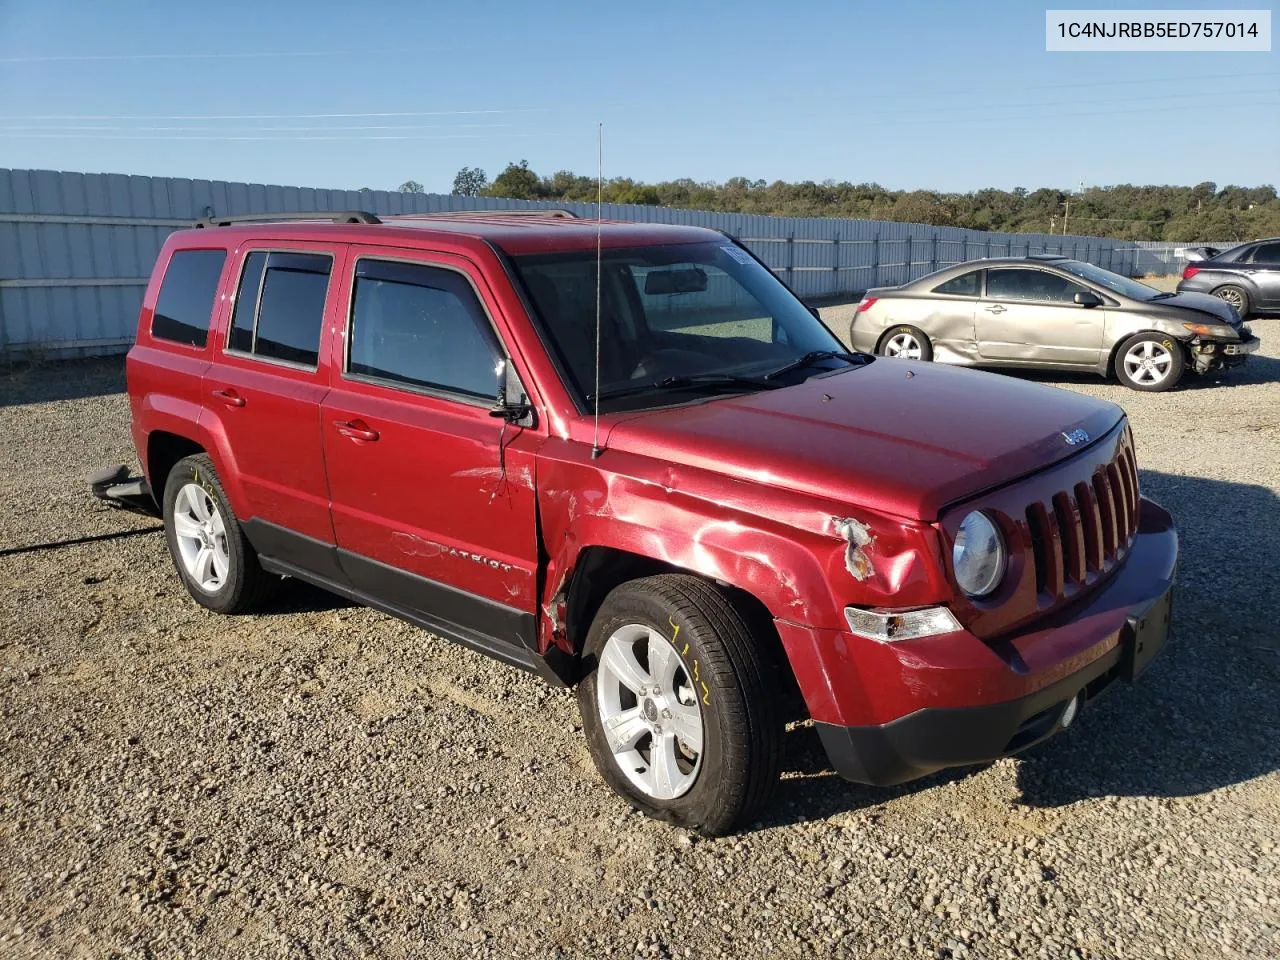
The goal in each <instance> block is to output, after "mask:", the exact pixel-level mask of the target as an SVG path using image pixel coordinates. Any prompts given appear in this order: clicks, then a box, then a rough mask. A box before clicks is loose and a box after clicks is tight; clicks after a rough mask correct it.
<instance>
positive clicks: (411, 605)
mask: <svg viewBox="0 0 1280 960" xmlns="http://www.w3.org/2000/svg"><path fill="white" fill-rule="evenodd" d="M344 286H345V288H346V290H347V294H346V296H347V299H348V302H349V304H350V306H349V308H348V311H347V317H346V318H345V341H344V343H345V347H344V349H345V354H346V355H345V357H344V358H339V357H335V363H334V365H333V381H332V384H333V388H332V390H331V391H330V392H329V393H328V395H327V396H326V397H325V399H324V402H323V404H322V420H323V433H324V451H325V459H326V463H327V468H328V476H329V488H330V492H331V496H332V515H333V525H334V531H335V533H336V536H337V543H338V547H339V557H340V562H341V564H342V566H343V569H344V570H345V571H347V573H348V575H349V577H350V581H351V583H352V585H353V586H355V587H356V589H357V590H359V591H360V592H361V593H362V594H364V595H366V597H368V598H369V599H371V600H372V601H374V602H376V603H379V604H382V605H384V606H387V607H390V608H392V609H394V610H395V611H396V612H399V613H402V614H409V615H410V616H411V617H412V618H413V619H416V620H418V621H420V622H424V623H425V624H426V625H428V626H431V627H435V628H437V629H440V630H441V631H442V632H444V633H446V634H447V635H450V636H452V637H453V638H454V639H459V640H462V641H463V642H466V643H469V644H470V645H472V646H475V647H478V648H480V649H483V650H484V651H485V652H487V653H490V654H491V655H493V656H496V657H498V658H499V659H503V660H507V661H508V662H516V663H523V664H525V665H528V661H529V657H530V651H531V650H532V649H533V647H534V645H535V639H534V625H535V619H534V614H535V611H536V609H537V607H536V604H537V591H536V573H537V559H538V552H537V540H536V533H535V513H534V510H535V499H534V455H533V450H534V448H535V446H536V445H537V443H538V441H539V437H538V436H537V435H536V434H535V433H534V431H533V430H531V429H525V428H522V427H519V426H513V425H507V424H506V423H505V422H504V421H503V420H502V419H499V418H495V417H493V416H491V415H490V410H491V408H492V407H493V406H494V402H495V398H496V395H497V384H498V381H497V373H496V368H497V365H498V363H499V361H500V360H501V359H502V358H504V357H505V356H507V351H506V350H505V348H504V347H503V345H502V342H501V340H500V339H499V336H498V334H497V332H496V329H495V327H494V324H493V322H492V321H491V319H490V318H491V316H492V311H493V310H494V307H493V306H492V303H493V301H492V297H491V296H490V295H489V293H488V291H487V289H486V288H485V287H484V286H483V284H482V282H481V281H480V280H479V279H478V275H477V274H475V273H474V268H473V267H472V265H471V264H470V263H469V262H468V261H466V260H464V259H462V258H460V257H456V256H451V255H447V254H426V253H423V252H421V251H410V250H403V251H400V250H388V248H385V247H369V248H353V250H352V266H351V268H350V269H349V271H348V277H347V279H346V280H345V282H344ZM513 389H515V388H509V393H510V392H511V391H512V390H513ZM513 399H514V397H513Z"/></svg>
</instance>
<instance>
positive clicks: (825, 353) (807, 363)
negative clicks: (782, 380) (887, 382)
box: [764, 350, 867, 380]
mask: <svg viewBox="0 0 1280 960" xmlns="http://www.w3.org/2000/svg"><path fill="white" fill-rule="evenodd" d="M823 360H847V361H848V362H849V363H856V364H859V365H861V364H864V363H866V362H867V355H866V354H864V353H845V352H844V351H843V350H810V351H809V352H808V353H806V354H805V355H804V356H803V357H797V358H796V359H794V360H792V361H791V362H790V363H787V364H784V365H783V366H781V367H779V368H778V369H777V370H774V371H772V372H771V373H766V374H765V375H764V379H765V380H776V379H777V378H778V377H781V376H783V375H785V374H788V373H791V372H792V371H793V370H803V369H804V368H805V367H811V366H813V365H814V364H815V363H820V362H821V361H823Z"/></svg>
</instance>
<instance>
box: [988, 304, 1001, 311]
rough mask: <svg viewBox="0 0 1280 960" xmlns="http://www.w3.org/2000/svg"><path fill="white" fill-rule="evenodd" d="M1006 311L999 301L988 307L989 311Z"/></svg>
mask: <svg viewBox="0 0 1280 960" xmlns="http://www.w3.org/2000/svg"><path fill="white" fill-rule="evenodd" d="M1004 311H1005V308H1004V307H1002V306H1000V304H998V303H994V304H992V305H991V306H989V307H987V313H1004Z"/></svg>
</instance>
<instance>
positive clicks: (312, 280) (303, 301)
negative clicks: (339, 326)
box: [227, 250, 333, 368]
mask: <svg viewBox="0 0 1280 960" xmlns="http://www.w3.org/2000/svg"><path fill="white" fill-rule="evenodd" d="M332 270H333V258H332V257H329V256H327V255H325V254H318V253H291V252H281V251H275V250H273V251H269V252H268V251H261V250H258V251H254V252H252V253H250V254H249V255H248V256H247V257H246V258H245V262H244V269H243V270H242V271H241V274H240V286H239V288H238V291H237V293H236V305H235V310H234V311H233V312H232V315H231V329H230V331H229V332H228V334H227V348H228V349H229V350H235V351H239V352H241V353H250V354H253V355H254V356H256V357H266V358H269V359H272V360H283V361H286V362H288V363H296V364H300V365H302V366H306V367H313V368H314V367H315V366H316V364H317V363H318V362H319V355H320V331H321V329H322V327H323V323H324V302H325V296H326V294H327V293H328V289H329V274H330V273H331V272H332Z"/></svg>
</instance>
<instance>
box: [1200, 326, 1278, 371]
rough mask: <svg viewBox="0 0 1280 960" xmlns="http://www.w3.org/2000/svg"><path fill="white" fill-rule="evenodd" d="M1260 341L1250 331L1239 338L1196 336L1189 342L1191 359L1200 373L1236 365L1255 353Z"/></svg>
mask: <svg viewBox="0 0 1280 960" xmlns="http://www.w3.org/2000/svg"><path fill="white" fill-rule="evenodd" d="M1261 343H1262V341H1261V340H1259V339H1258V338H1257V337H1256V336H1254V335H1253V334H1252V333H1251V332H1246V334H1245V336H1244V337H1243V338H1242V339H1240V340H1212V339H1209V338H1200V337H1197V338H1196V339H1195V340H1193V341H1192V342H1191V344H1190V345H1189V346H1190V350H1191V359H1192V361H1193V363H1194V365H1195V369H1196V370H1197V371H1198V372H1200V373H1205V372H1207V371H1210V370H1216V369H1219V368H1221V367H1237V366H1239V365H1240V364H1242V363H1244V362H1245V361H1246V360H1248V359H1249V354H1251V353H1256V352H1257V350H1258V347H1259V346H1260V345H1261Z"/></svg>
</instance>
